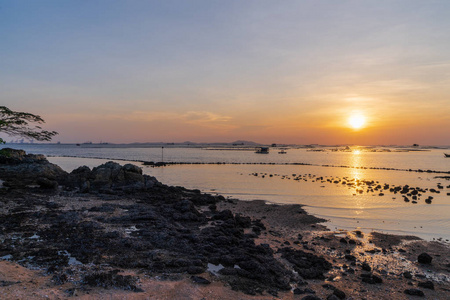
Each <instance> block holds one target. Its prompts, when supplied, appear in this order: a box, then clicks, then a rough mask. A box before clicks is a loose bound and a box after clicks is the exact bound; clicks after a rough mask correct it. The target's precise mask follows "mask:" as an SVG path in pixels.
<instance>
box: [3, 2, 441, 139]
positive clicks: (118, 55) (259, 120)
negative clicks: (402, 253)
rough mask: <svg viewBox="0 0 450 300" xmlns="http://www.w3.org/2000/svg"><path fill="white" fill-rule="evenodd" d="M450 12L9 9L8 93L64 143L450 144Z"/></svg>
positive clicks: (396, 7)
mask: <svg viewBox="0 0 450 300" xmlns="http://www.w3.org/2000/svg"><path fill="white" fill-rule="evenodd" d="M448 11H450V2H448V1H415V0H408V1H406V0H405V1H395V0H393V1H283V2H280V1H210V0H205V1H4V0H3V1H2V0H0V41H1V42H0V70H1V72H0V96H1V99H2V105H5V106H8V107H9V108H11V109H13V110H20V111H28V112H31V113H36V114H39V115H41V116H42V117H43V118H44V119H45V120H46V121H47V126H46V128H48V129H52V130H56V131H59V132H60V135H59V136H58V137H57V138H56V140H60V141H62V142H83V141H86V140H92V141H94V142H95V141H100V140H103V141H110V142H133V141H138V142H145V141H167V142H171V141H178V142H182V141H185V140H193V141H198V142H214V141H233V140H237V139H247V140H255V141H259V142H272V141H273V142H279V143H305V144H308V143H325V144H333V143H357V144H408V143H412V142H417V143H423V144H450V131H449V130H446V129H445V128H449V126H450V117H449V116H450V100H449V93H450V84H449V83H450V82H449V78H450V77H449V73H450V51H449V50H450V32H449V30H448V28H450V21H449V18H448ZM352 114H360V115H364V117H365V119H366V125H365V128H364V129H360V130H354V129H352V128H349V126H348V124H347V119H348V118H349V117H350V116H351V115H352Z"/></svg>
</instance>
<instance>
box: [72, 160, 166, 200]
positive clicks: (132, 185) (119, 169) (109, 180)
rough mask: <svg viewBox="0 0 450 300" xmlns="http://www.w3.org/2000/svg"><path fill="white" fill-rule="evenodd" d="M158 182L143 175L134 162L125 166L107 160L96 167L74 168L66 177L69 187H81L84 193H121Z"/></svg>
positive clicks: (144, 187) (140, 188) (144, 188)
mask: <svg viewBox="0 0 450 300" xmlns="http://www.w3.org/2000/svg"><path fill="white" fill-rule="evenodd" d="M155 184H158V181H157V180H156V179H155V178H154V177H151V176H148V175H143V174H142V169H141V168H139V167H138V166H135V165H132V164H126V165H124V166H121V165H119V164H118V163H115V162H112V161H110V162H107V163H105V164H102V165H100V166H98V167H95V168H94V169H92V170H91V169H90V168H89V167H87V166H82V167H79V168H77V169H75V170H73V171H72V172H71V173H70V174H69V175H68V176H67V179H66V182H65V185H66V186H67V187H71V188H76V189H79V191H80V192H82V193H87V192H102V193H109V194H114V193H119V192H134V191H140V190H146V189H149V188H151V187H153V186H154V185H155Z"/></svg>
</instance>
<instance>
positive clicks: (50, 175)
mask: <svg viewBox="0 0 450 300" xmlns="http://www.w3.org/2000/svg"><path fill="white" fill-rule="evenodd" d="M66 177H67V172H65V171H64V170H62V169H61V168H60V167H59V166H57V165H55V164H52V163H50V162H49V161H48V160H47V159H46V158H45V156H44V155H35V154H26V152H25V151H23V150H16V149H11V148H4V149H2V150H0V179H1V180H3V181H4V183H3V186H4V187H12V188H23V187H27V186H28V187H30V186H37V187H41V188H45V189H55V188H57V187H58V184H59V183H61V182H63V181H64V180H65V179H66Z"/></svg>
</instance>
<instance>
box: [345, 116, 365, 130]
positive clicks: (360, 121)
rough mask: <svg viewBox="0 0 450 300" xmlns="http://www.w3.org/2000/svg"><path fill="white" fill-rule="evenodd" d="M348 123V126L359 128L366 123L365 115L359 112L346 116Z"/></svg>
mask: <svg viewBox="0 0 450 300" xmlns="http://www.w3.org/2000/svg"><path fill="white" fill-rule="evenodd" d="M348 124H350V127H352V128H353V129H361V128H363V127H364V125H365V124H366V117H364V116H363V115H361V114H355V115H351V116H350V117H349V118H348Z"/></svg>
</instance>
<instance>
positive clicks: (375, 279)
mask: <svg viewBox="0 0 450 300" xmlns="http://www.w3.org/2000/svg"><path fill="white" fill-rule="evenodd" d="M361 277H362V282H365V283H369V284H376V283H382V282H383V279H381V277H379V276H377V275H374V274H361Z"/></svg>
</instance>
